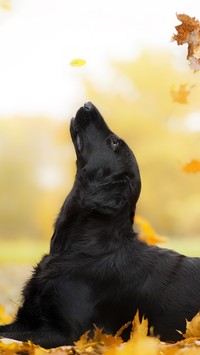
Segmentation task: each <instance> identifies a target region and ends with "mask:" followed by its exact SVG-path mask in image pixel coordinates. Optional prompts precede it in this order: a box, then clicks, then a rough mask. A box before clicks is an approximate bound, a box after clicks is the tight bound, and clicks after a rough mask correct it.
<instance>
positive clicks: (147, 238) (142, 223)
mask: <svg viewBox="0 0 200 355" xmlns="http://www.w3.org/2000/svg"><path fill="white" fill-rule="evenodd" d="M135 222H136V223H137V224H138V225H139V236H138V239H139V240H141V241H143V242H145V243H147V244H149V245H155V244H157V243H166V241H167V238H166V237H162V236H159V235H158V234H156V232H155V230H154V229H153V228H152V226H151V225H150V223H149V222H148V221H147V220H145V219H144V218H142V217H139V216H135Z"/></svg>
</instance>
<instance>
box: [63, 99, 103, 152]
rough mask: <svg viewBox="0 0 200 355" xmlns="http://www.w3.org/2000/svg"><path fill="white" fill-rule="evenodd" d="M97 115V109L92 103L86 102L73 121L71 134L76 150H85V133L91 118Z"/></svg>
mask: <svg viewBox="0 0 200 355" xmlns="http://www.w3.org/2000/svg"><path fill="white" fill-rule="evenodd" d="M96 115H97V113H96V108H95V106H94V105H93V104H92V103H91V102H86V103H85V104H84V105H83V106H82V107H81V108H80V109H79V110H78V112H77V114H76V116H75V117H72V119H71V125H70V133H71V137H72V141H73V143H74V145H75V148H76V150H78V152H80V151H81V150H82V148H83V137H82V136H83V132H84V130H85V129H86V127H87V126H88V125H89V123H90V120H91V118H94V117H95V116H96Z"/></svg>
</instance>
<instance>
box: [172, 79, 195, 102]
mask: <svg viewBox="0 0 200 355" xmlns="http://www.w3.org/2000/svg"><path fill="white" fill-rule="evenodd" d="M186 86H187V84H181V85H180V86H179V88H178V89H177V90H176V89H175V88H174V85H173V86H172V87H171V96H172V99H173V101H174V102H179V103H180V104H187V103H188V101H187V97H188V95H189V94H190V90H191V88H190V89H187V88H186Z"/></svg>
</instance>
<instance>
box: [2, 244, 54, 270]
mask: <svg viewBox="0 0 200 355" xmlns="http://www.w3.org/2000/svg"><path fill="white" fill-rule="evenodd" d="M48 251H49V242H47V241H42V242H41V241H37V242H35V241H28V240H18V241H4V240H3V241H2V240H1V241H0V264H5V263H9V264H20V265H23V264H31V265H35V264H36V263H37V262H39V261H40V259H41V257H42V255H44V254H45V253H48Z"/></svg>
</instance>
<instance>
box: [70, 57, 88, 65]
mask: <svg viewBox="0 0 200 355" xmlns="http://www.w3.org/2000/svg"><path fill="white" fill-rule="evenodd" d="M85 64H86V60H84V59H79V58H76V59H73V60H72V61H71V62H70V65H71V66H72V67H82V66H83V65H85Z"/></svg>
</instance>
